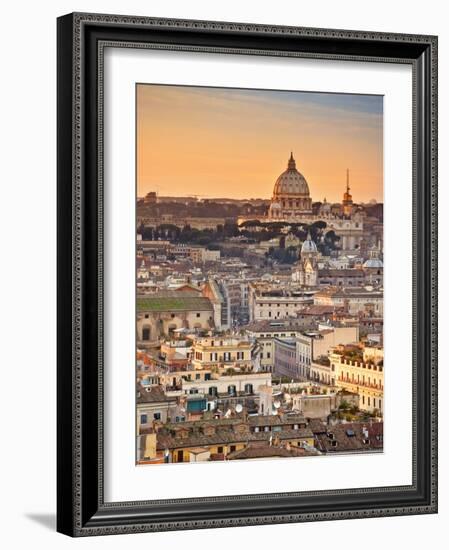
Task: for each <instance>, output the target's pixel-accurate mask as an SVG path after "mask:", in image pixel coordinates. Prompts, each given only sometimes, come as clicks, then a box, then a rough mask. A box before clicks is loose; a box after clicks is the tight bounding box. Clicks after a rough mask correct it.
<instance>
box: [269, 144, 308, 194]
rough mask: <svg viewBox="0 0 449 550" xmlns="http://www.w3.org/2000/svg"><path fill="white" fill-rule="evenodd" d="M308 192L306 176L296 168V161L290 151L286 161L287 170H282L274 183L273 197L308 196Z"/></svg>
mask: <svg viewBox="0 0 449 550" xmlns="http://www.w3.org/2000/svg"><path fill="white" fill-rule="evenodd" d="M309 194H310V191H309V185H308V183H307V181H306V178H305V177H304V176H303V175H302V174H301V173H300V172H298V170H297V169H296V162H295V159H294V158H293V153H292V154H291V155H290V159H289V161H288V167H287V170H285V172H282V174H281V175H280V176H279V177H278V179H277V180H276V183H275V184H274V190H273V197H282V196H287V197H289V196H301V197H308V196H309Z"/></svg>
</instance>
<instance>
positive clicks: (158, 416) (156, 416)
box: [153, 412, 161, 420]
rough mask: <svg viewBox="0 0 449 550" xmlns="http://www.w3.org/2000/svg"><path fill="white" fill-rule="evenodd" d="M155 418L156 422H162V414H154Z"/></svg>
mask: <svg viewBox="0 0 449 550" xmlns="http://www.w3.org/2000/svg"><path fill="white" fill-rule="evenodd" d="M153 418H154V420H160V419H161V413H160V412H157V413H154V414H153Z"/></svg>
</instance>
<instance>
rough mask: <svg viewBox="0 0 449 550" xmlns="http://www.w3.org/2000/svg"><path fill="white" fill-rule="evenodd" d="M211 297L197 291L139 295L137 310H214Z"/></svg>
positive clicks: (140, 311)
mask: <svg viewBox="0 0 449 550" xmlns="http://www.w3.org/2000/svg"><path fill="white" fill-rule="evenodd" d="M212 309H213V308H212V303H211V302H210V300H209V298H204V297H202V296H201V297H200V296H198V295H197V293H193V292H192V293H190V292H188V291H186V292H176V291H173V292H170V291H167V292H157V293H156V294H150V295H145V296H138V297H137V312H138V313H142V312H145V311H173V312H174V311H212Z"/></svg>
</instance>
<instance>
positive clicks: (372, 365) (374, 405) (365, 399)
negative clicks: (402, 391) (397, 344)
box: [329, 346, 384, 413]
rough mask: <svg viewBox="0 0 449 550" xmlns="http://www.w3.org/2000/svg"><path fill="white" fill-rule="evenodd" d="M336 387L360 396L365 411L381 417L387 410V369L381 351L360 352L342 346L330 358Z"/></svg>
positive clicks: (367, 349)
mask: <svg viewBox="0 0 449 550" xmlns="http://www.w3.org/2000/svg"><path fill="white" fill-rule="evenodd" d="M329 360H330V363H331V369H332V372H334V373H335V384H336V386H337V387H338V388H340V389H344V390H347V391H350V392H353V393H356V394H358V395H359V397H360V400H359V407H360V408H361V409H362V410H367V411H373V410H375V409H377V410H378V411H380V412H381V413H382V412H383V407H384V403H383V401H384V399H383V398H384V366H383V350H382V349H381V348H373V347H365V348H364V349H363V351H360V352H357V351H356V350H354V348H353V347H345V346H338V347H336V348H334V349H333V350H332V351H331V353H330V354H329Z"/></svg>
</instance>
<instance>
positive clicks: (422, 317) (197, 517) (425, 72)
mask: <svg viewBox="0 0 449 550" xmlns="http://www.w3.org/2000/svg"><path fill="white" fill-rule="evenodd" d="M57 30H58V39H57V40H58V57H57V73H58V74H57V80H58V103H57V110H58V124H57V132H58V139H57V141H58V165H57V178H58V203H57V208H58V225H57V230H58V262H57V264H58V285H57V293H58V336H57V338H58V353H57V356H58V384H57V386H58V387H57V390H58V424H57V433H58V444H57V449H58V466H57V477H58V494H57V530H58V531H59V532H61V533H65V534H67V535H71V536H88V535H104V534H117V533H133V532H144V531H163V530H177V529H200V528H211V527H226V526H242V525H256V524H267V523H284V522H301V521H316V520H330V519H342V518H364V517H373V516H393V515H404V514H424V513H435V512H436V511H437V37H435V36H423V35H404V34H393V33H388V34H386V33H377V32H362V31H346V30H330V29H315V28H297V27H283V26H265V25H254V24H248V23H223V22H208V21H193V20H192V21H189V20H174V19H158V18H148V17H132V16H129V17H128V16H122V15H103V14H87V13H75V14H69V15H65V16H63V17H60V18H59V19H58V21H57ZM110 43H114V44H116V45H117V46H120V47H130V46H132V45H133V44H134V45H135V44H139V45H140V47H146V46H149V45H150V44H153V45H159V46H161V45H162V46H163V47H164V48H166V49H175V48H176V49H181V50H192V49H194V50H202V51H223V52H226V53H227V54H239V53H250V54H252V55H274V56H276V55H287V56H288V55H295V56H303V57H313V58H319V59H341V60H345V59H347V60H358V61H364V62H366V63H369V62H372V61H376V62H384V63H391V62H394V63H407V64H410V65H411V66H412V69H413V136H414V137H413V139H414V143H413V182H412V185H413V233H414V234H413V247H414V250H413V257H414V265H413V302H414V303H413V312H414V318H413V329H414V330H413V395H412V396H410V399H413V483H412V485H410V486H401V487H381V488H379V487H373V488H368V489H367V488H364V489H351V490H329V491H316V492H305V493H282V494H269V495H263V494H260V495H239V496H235V497H215V496H213V495H211V496H210V497H207V498H202V499H198V498H197V499H177V500H167V501H158V502H152V501H151V500H148V501H142V502H137V503H136V502H120V503H105V502H104V499H103V478H102V471H103V470H102V464H103V462H102V460H103V446H102V441H103V440H102V435H103V432H102V426H103V422H102V420H103V416H102V415H103V410H102V403H103V378H102V373H103V359H102V349H103V348H102V346H103V340H102V338H103V335H102V311H103V303H102V299H103V298H102V285H103V271H102V242H103V241H102V239H103V229H102V208H103V203H102V196H103V195H102V192H103V188H102V111H101V102H102V70H103V65H102V48H103V46H104V44H110ZM150 498H151V495H149V499H150Z"/></svg>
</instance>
